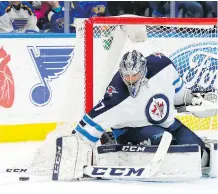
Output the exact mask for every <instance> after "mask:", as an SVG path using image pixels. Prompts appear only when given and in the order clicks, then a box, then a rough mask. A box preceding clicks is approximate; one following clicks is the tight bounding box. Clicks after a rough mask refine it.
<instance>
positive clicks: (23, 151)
mask: <svg viewBox="0 0 218 194" xmlns="http://www.w3.org/2000/svg"><path fill="white" fill-rule="evenodd" d="M200 135H201V136H202V135H203V136H205V135H206V136H207V137H213V138H215V139H218V132H217V131H213V132H211V131H207V132H204V133H203V132H201V134H200ZM40 144H41V142H26V143H5V144H0V154H1V157H0V194H10V193H11V194H20V193H22V194H40V193H41V194H44V193H46V194H50V193H51V194H80V193H81V194H82V193H86V194H91V193H95V194H98V193H100V194H107V193H110V194H112V193H115V194H116V193H118V194H128V193H131V194H138V193H146V194H148V193H149V194H156V193H158V194H162V193H167V194H180V193H181V194H214V193H217V192H218V179H210V178H204V179H201V180H197V181H192V182H177V183H175V182H174V183H154V182H136V181H134V182H133V181H107V180H85V181H75V182H54V181H43V180H40V181H39V180H37V181H36V180H34V179H31V180H30V181H25V182H21V181H19V180H18V177H17V175H14V176H13V175H12V174H11V173H7V174H6V173H2V172H3V171H4V170H5V169H6V168H10V167H14V166H26V165H28V164H29V163H30V162H31V160H32V157H33V154H34V152H35V151H36V149H37V147H38V146H40Z"/></svg>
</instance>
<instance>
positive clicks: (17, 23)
mask: <svg viewBox="0 0 218 194" xmlns="http://www.w3.org/2000/svg"><path fill="white" fill-rule="evenodd" d="M36 23H37V18H36V17H35V15H34V13H33V9H32V6H31V4H29V3H28V2H26V1H24V2H23V1H22V2H21V1H3V2H1V3H0V33H7V32H16V33H25V32H38V31H39V29H38V27H37V25H36Z"/></svg>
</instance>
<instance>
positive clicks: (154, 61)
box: [146, 53, 173, 79]
mask: <svg viewBox="0 0 218 194" xmlns="http://www.w3.org/2000/svg"><path fill="white" fill-rule="evenodd" d="M146 59H147V69H148V74H147V76H146V77H147V78H148V79H150V78H152V77H153V76H155V75H156V74H157V73H159V72H160V71H161V70H163V69H164V68H165V67H167V66H169V65H173V62H172V61H171V60H170V59H169V58H168V57H166V56H164V55H163V54H162V53H154V54H151V55H149V56H148V57H146Z"/></svg>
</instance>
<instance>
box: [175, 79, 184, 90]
mask: <svg viewBox="0 0 218 194" xmlns="http://www.w3.org/2000/svg"><path fill="white" fill-rule="evenodd" d="M183 85H184V81H183V80H182V84H181V86H180V87H178V88H176V89H175V93H178V92H179V91H180V90H181V89H182V86H183Z"/></svg>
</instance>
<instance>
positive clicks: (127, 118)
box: [76, 53, 186, 142]
mask: <svg viewBox="0 0 218 194" xmlns="http://www.w3.org/2000/svg"><path fill="white" fill-rule="evenodd" d="M146 60H147V70H148V73H147V75H146V78H147V80H148V81H147V82H146V83H145V84H144V85H143V86H142V87H141V88H140V92H139V95H138V96H137V97H136V98H132V97H130V95H129V91H128V88H127V86H126V85H125V83H124V82H123V80H122V78H121V76H120V74H119V72H117V73H116V74H115V76H114V77H113V79H112V81H111V83H110V84H109V86H108V87H107V89H106V93H105V95H104V98H103V99H102V100H101V101H100V102H99V103H98V104H97V105H96V106H95V107H94V108H93V109H92V110H91V111H90V112H89V113H88V114H86V115H84V117H83V118H82V120H81V121H80V122H79V123H78V125H77V126H76V131H77V132H79V133H81V134H82V135H83V136H85V137H86V138H87V139H89V140H90V141H92V142H97V141H98V140H99V139H100V138H101V135H102V134H103V133H104V132H105V130H107V129H108V128H115V129H119V128H123V127H142V126H149V125H159V126H161V127H164V128H170V127H172V126H173V125H174V122H175V114H176V110H175V108H174V106H175V105H182V104H184V95H185V91H186V86H185V83H184V82H183V80H182V79H181V78H180V76H179V74H178V72H177V71H176V69H175V67H174V65H173V63H172V61H171V60H170V59H169V58H167V57H166V56H164V55H162V54H161V53H155V54H152V55H150V56H148V57H146Z"/></svg>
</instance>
